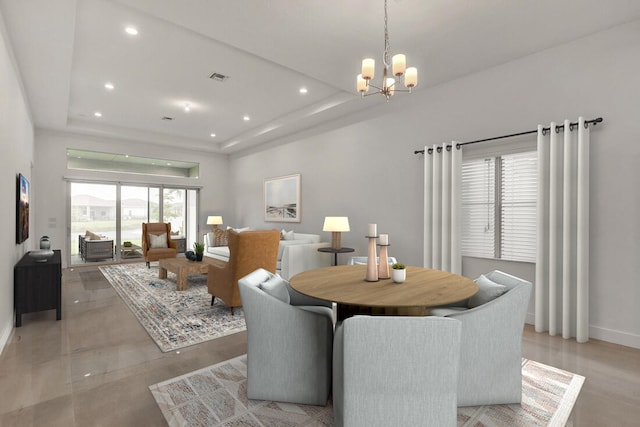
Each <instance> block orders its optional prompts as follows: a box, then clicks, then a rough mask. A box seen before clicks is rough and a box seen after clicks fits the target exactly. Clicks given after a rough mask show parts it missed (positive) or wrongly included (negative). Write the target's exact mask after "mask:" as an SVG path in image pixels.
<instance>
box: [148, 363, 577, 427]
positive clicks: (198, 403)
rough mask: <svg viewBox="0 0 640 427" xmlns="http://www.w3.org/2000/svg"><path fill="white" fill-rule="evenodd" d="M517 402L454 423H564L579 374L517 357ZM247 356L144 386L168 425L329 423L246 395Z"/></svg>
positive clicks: (327, 412) (326, 410)
mask: <svg viewBox="0 0 640 427" xmlns="http://www.w3.org/2000/svg"><path fill="white" fill-rule="evenodd" d="M522 376H523V378H522V393H523V396H522V404H521V405H493V406H477V407H467V408H459V409H458V427H472V426H473V427H483V426H485V427H506V426H564V425H566V424H567V421H568V420H569V416H570V414H571V410H572V409H573V405H574V404H575V401H576V399H577V398H578V394H579V393H580V389H581V388H582V384H583V382H584V377H583V376H580V375H576V374H573V373H571V372H567V371H563V370H561V369H557V368H553V367H551V366H547V365H543V364H542V363H537V362H533V361H531V360H527V359H522ZM246 384H247V359H246V355H243V356H240V357H236V358H235V359H231V360H227V361H225V362H222V363H219V364H217V365H213V366H209V367H208V368H203V369H200V370H197V371H194V372H191V373H189V374H185V375H182V376H179V377H176V378H173V379H170V380H167V381H164V382H161V383H158V384H154V385H152V386H150V387H149V389H150V390H151V393H152V394H153V397H154V398H155V400H156V402H157V403H158V406H159V407H160V410H161V411H162V413H163V415H164V417H165V419H166V420H167V423H168V424H169V426H170V427H175V426H224V427H231V426H256V427H266V426H332V425H333V409H332V406H331V403H329V404H328V405H327V406H309V405H294V404H290V403H277V402H267V401H261V400H248V399H247V389H246Z"/></svg>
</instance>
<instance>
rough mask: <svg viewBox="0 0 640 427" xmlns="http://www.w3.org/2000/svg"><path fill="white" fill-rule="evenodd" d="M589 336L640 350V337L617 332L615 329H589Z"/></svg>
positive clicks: (596, 327)
mask: <svg viewBox="0 0 640 427" xmlns="http://www.w3.org/2000/svg"><path fill="white" fill-rule="evenodd" d="M589 336H590V337H591V338H593V339H596V340H601V341H607V342H610V343H613V344H620V345H624V346H626V347H633V348H640V335H637V334H631V333H629V332H622V331H616V330H614V329H607V328H601V327H598V326H590V327H589Z"/></svg>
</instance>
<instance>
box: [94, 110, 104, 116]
mask: <svg viewBox="0 0 640 427" xmlns="http://www.w3.org/2000/svg"><path fill="white" fill-rule="evenodd" d="M93 115H94V116H96V117H102V113H101V112H100V111H96V112H95V113H93Z"/></svg>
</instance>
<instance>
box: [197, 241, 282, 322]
mask: <svg viewBox="0 0 640 427" xmlns="http://www.w3.org/2000/svg"><path fill="white" fill-rule="evenodd" d="M227 240H228V242H229V262H224V261H221V260H218V259H212V260H207V261H208V262H210V264H211V265H210V266H209V274H208V276H207V287H208V288H209V293H210V294H211V305H213V303H214V302H215V299H216V297H218V298H219V299H221V300H222V301H223V302H224V303H225V304H227V305H228V306H229V307H230V308H231V314H233V308H234V307H239V306H241V305H242V299H241V298H240V289H239V288H238V280H240V279H242V278H243V277H244V276H246V275H247V274H249V273H252V272H253V271H255V270H257V269H258V268H264V269H265V270H267V271H270V272H271V273H275V272H276V264H277V262H278V246H279V245H280V232H279V231H277V230H255V231H243V232H240V233H237V232H235V231H233V230H230V231H229V235H228V236H227Z"/></svg>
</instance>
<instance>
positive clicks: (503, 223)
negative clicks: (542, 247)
mask: <svg viewBox="0 0 640 427" xmlns="http://www.w3.org/2000/svg"><path fill="white" fill-rule="evenodd" d="M536 185H537V154H536V152H535V151H530V152H525V153H518V154H508V155H503V156H496V157H488V158H481V159H469V160H464V161H463V163H462V255H463V256H474V257H481V258H499V259H505V260H510V261H526V262H535V258H536V192H537V188H536Z"/></svg>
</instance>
